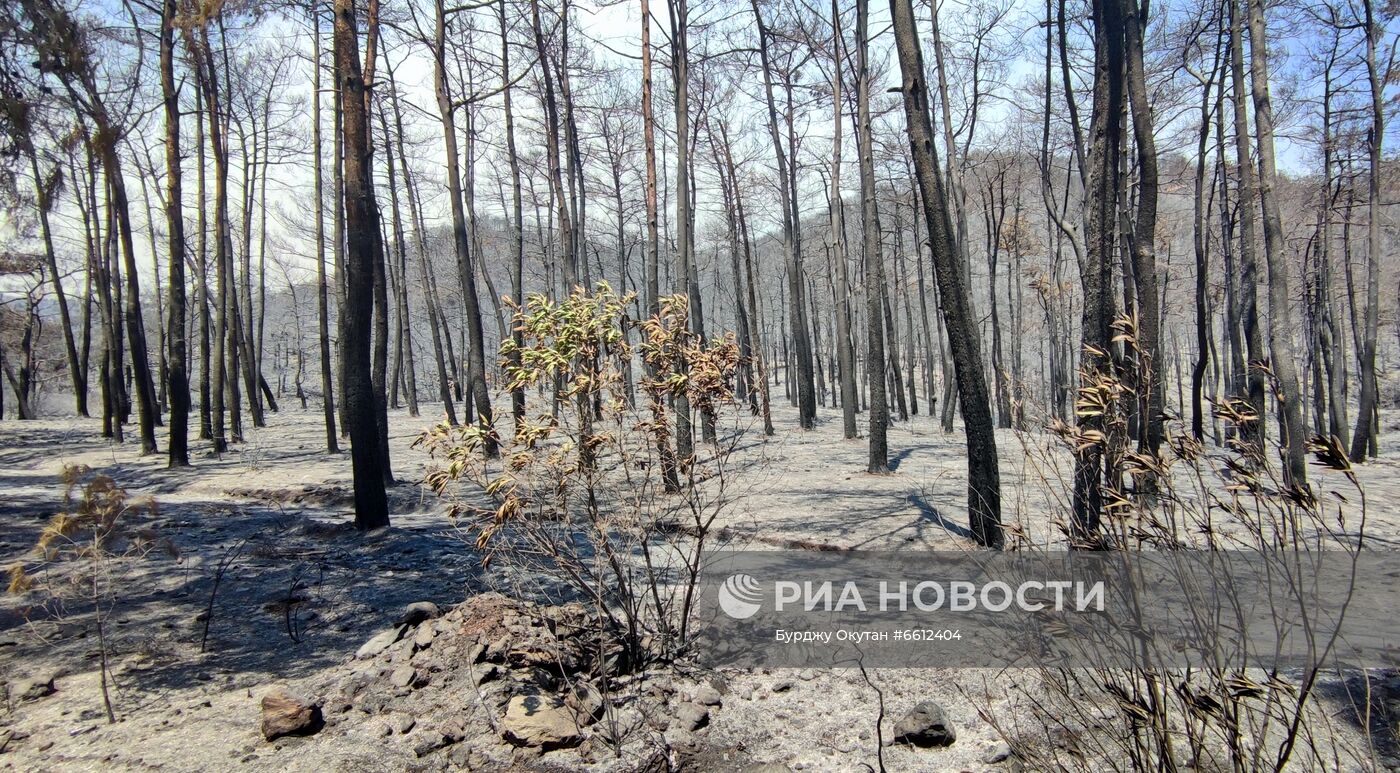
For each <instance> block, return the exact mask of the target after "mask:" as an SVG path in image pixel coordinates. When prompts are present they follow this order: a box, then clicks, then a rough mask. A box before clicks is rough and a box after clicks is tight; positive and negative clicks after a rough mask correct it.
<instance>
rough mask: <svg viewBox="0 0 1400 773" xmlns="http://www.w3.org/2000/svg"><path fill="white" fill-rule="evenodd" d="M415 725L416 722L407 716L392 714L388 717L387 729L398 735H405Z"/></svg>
mask: <svg viewBox="0 0 1400 773" xmlns="http://www.w3.org/2000/svg"><path fill="white" fill-rule="evenodd" d="M417 724H418V720H416V719H414V718H413V717H412V716H411V715H408V714H394V715H392V716H390V717H389V728H390V729H392V730H393V731H394V732H395V733H397V734H398V735H407V734H408V731H410V730H412V729H413V727H414V726H415V725H417Z"/></svg>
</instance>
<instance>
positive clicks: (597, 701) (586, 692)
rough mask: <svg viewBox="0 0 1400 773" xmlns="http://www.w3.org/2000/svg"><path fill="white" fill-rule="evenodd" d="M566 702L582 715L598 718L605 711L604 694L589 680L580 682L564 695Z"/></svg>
mask: <svg viewBox="0 0 1400 773" xmlns="http://www.w3.org/2000/svg"><path fill="white" fill-rule="evenodd" d="M564 704H565V705H566V706H568V707H569V708H571V709H573V710H574V711H576V712H578V713H579V714H580V715H581V716H587V717H593V718H595V719H596V718H597V717H598V716H599V715H601V714H602V713H603V705H604V701H603V694H602V693H600V692H598V688H596V687H594V686H593V685H592V684H590V683H588V682H579V683H577V684H575V685H574V688H573V690H571V691H570V692H569V694H568V695H567V696H565V697H564Z"/></svg>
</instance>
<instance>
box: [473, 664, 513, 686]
mask: <svg viewBox="0 0 1400 773" xmlns="http://www.w3.org/2000/svg"><path fill="white" fill-rule="evenodd" d="M471 673H472V685H473V686H476V687H480V686H482V685H483V684H486V683H487V682H491V681H494V680H496V679H499V678H501V674H503V673H505V670H504V669H502V668H501V667H500V666H497V665H494V664H488V665H486V666H483V667H481V668H474V669H472V672H471Z"/></svg>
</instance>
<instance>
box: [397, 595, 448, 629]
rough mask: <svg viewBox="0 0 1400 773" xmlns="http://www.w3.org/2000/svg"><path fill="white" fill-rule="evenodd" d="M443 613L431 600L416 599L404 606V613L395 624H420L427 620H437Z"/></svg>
mask: <svg viewBox="0 0 1400 773" xmlns="http://www.w3.org/2000/svg"><path fill="white" fill-rule="evenodd" d="M441 615H442V610H440V609H438V605H437V604H434V603H433V602H431V601H415V602H413V603H412V604H409V605H408V606H406V607H404V608H403V614H401V615H399V619H398V621H397V622H396V623H394V624H395V625H418V624H419V623H421V622H423V621H425V620H435V619H437V618H438V617H439V616H441Z"/></svg>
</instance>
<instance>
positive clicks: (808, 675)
mask: <svg viewBox="0 0 1400 773" xmlns="http://www.w3.org/2000/svg"><path fill="white" fill-rule="evenodd" d="M797 678H798V679H801V680H802V681H804V682H810V681H812V680H813V679H816V678H817V672H816V671H813V670H812V669H810V668H804V669H802V670H801V671H799V672H797Z"/></svg>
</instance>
